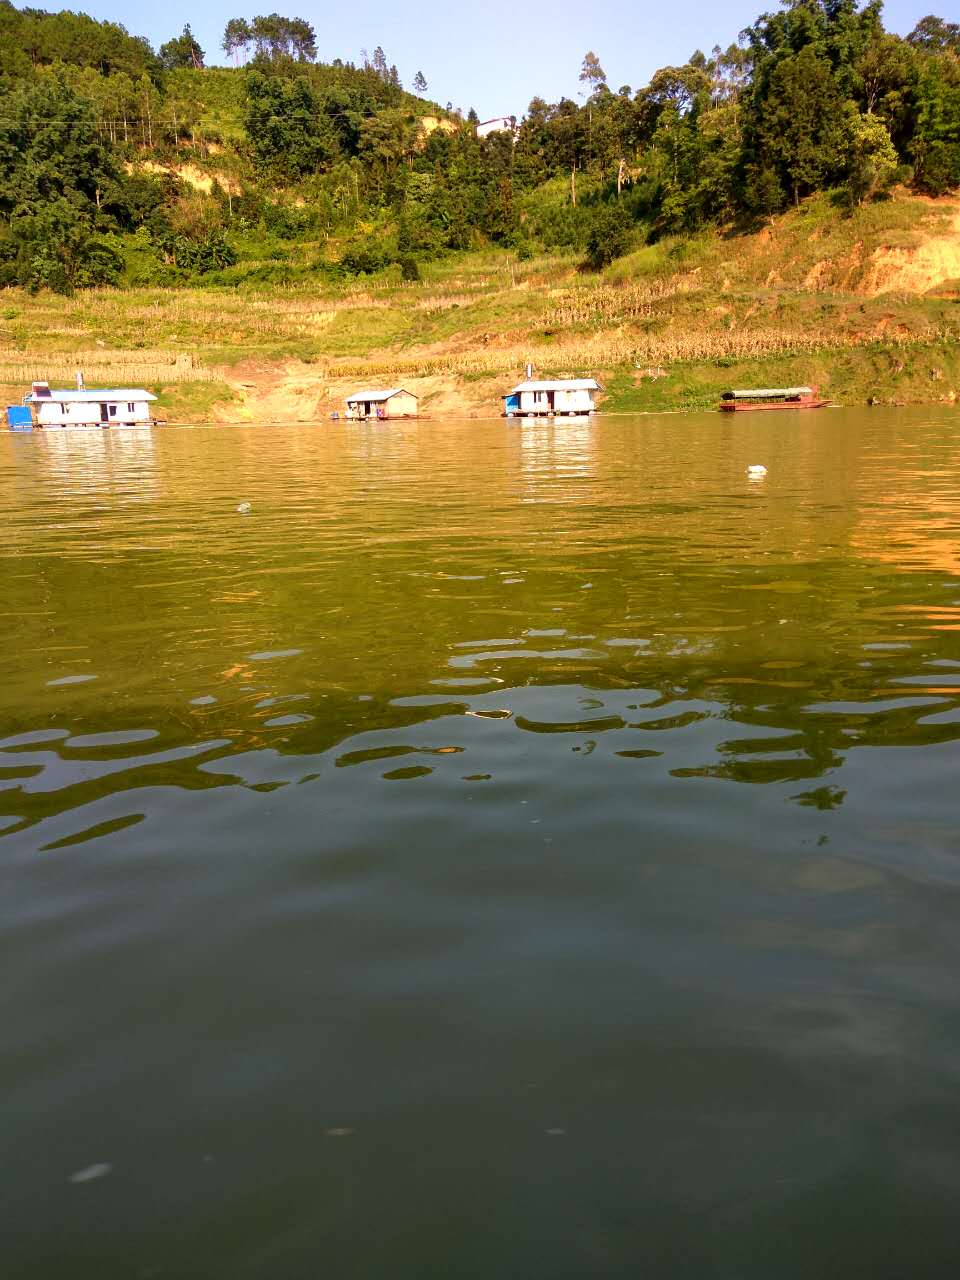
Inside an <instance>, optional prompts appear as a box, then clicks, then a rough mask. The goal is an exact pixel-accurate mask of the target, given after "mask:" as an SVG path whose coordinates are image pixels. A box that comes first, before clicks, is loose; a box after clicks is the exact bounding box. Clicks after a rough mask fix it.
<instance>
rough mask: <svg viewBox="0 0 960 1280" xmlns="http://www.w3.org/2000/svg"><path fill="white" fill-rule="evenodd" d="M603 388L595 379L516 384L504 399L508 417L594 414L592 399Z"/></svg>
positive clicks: (530, 379) (566, 379) (528, 380)
mask: <svg viewBox="0 0 960 1280" xmlns="http://www.w3.org/2000/svg"><path fill="white" fill-rule="evenodd" d="M602 390H603V388H602V387H601V386H600V383H599V382H597V380H596V378H557V379H554V380H552V381H537V380H536V379H534V378H528V379H527V380H526V381H525V382H519V383H517V385H516V386H515V387H514V388H513V390H512V391H510V392H508V393H507V395H505V396H504V398H503V400H504V407H503V412H504V416H505V417H507V418H534V417H561V416H567V415H571V414H586V413H596V412H597V406H596V403H595V401H594V396H595V394H596V393H597V392H598V391H602Z"/></svg>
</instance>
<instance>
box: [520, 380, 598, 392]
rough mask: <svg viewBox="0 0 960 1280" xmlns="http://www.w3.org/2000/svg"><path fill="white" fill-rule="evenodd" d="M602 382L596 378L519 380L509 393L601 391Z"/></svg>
mask: <svg viewBox="0 0 960 1280" xmlns="http://www.w3.org/2000/svg"><path fill="white" fill-rule="evenodd" d="M599 390H600V383H599V382H597V380H596V378H557V379H556V380H555V381H553V382H518V383H517V385H516V386H515V387H514V388H513V390H512V391H510V392H508V393H507V394H508V395H511V396H515V395H519V393H520V392H521V391H599Z"/></svg>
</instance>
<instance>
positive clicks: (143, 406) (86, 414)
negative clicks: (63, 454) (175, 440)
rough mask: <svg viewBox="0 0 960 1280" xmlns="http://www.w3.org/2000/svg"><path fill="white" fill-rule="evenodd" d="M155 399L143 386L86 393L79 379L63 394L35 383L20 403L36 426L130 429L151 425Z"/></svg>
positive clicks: (153, 420) (42, 384)
mask: <svg viewBox="0 0 960 1280" xmlns="http://www.w3.org/2000/svg"><path fill="white" fill-rule="evenodd" d="M156 398H157V397H156V396H154V395H151V394H150V392H149V391H144V390H143V388H142V387H125V388H121V389H119V390H116V389H111V390H109V391H106V390H87V388H86V387H84V385H83V378H82V377H79V376H78V378H77V386H76V387H75V388H73V389H72V390H66V391H61V390H57V389H55V388H52V387H51V386H50V384H49V383H47V382H35V383H34V384H33V390H32V391H30V392H29V394H28V395H25V396H24V397H23V403H24V405H25V406H26V407H27V408H29V409H30V412H31V416H32V418H33V425H34V426H37V427H132V426H152V425H154V423H155V422H156V419H155V418H154V416H153V411H152V410H151V408H150V406H151V404H152V403H153V401H155V400H156Z"/></svg>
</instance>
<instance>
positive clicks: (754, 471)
mask: <svg viewBox="0 0 960 1280" xmlns="http://www.w3.org/2000/svg"><path fill="white" fill-rule="evenodd" d="M766 474H767V468H766V467H765V466H763V465H762V464H760V463H759V462H756V463H754V464H753V466H750V467H747V475H748V476H765V475H766Z"/></svg>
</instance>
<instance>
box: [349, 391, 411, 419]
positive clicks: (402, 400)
mask: <svg viewBox="0 0 960 1280" xmlns="http://www.w3.org/2000/svg"><path fill="white" fill-rule="evenodd" d="M416 416H417V397H416V396H414V395H411V394H410V392H409V391H404V390H403V388H402V387H392V388H390V389H389V390H387V391H357V392H356V393H355V394H354V395H352V396H347V417H348V418H415V417H416Z"/></svg>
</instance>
